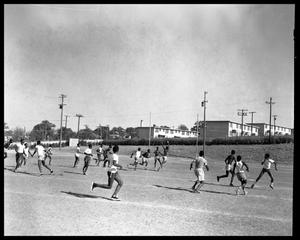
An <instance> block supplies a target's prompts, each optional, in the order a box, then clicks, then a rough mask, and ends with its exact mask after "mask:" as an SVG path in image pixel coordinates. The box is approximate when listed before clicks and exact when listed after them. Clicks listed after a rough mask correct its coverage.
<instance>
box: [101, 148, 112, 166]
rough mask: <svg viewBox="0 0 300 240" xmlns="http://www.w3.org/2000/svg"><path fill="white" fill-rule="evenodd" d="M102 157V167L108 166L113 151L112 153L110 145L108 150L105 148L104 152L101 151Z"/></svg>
mask: <svg viewBox="0 0 300 240" xmlns="http://www.w3.org/2000/svg"><path fill="white" fill-rule="evenodd" d="M103 153H104V154H103V156H104V159H103V167H106V164H107V165H108V164H109V161H110V160H111V156H112V154H113V151H112V145H111V143H110V144H109V145H108V148H106V149H105V150H104V151H103Z"/></svg>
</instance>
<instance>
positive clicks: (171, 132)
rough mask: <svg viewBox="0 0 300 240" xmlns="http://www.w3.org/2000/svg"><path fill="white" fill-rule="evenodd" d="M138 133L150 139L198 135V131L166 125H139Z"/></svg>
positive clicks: (139, 135) (140, 136)
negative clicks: (167, 126)
mask: <svg viewBox="0 0 300 240" xmlns="http://www.w3.org/2000/svg"><path fill="white" fill-rule="evenodd" d="M136 133H137V136H138V137H139V138H141V139H142V138H143V139H149V135H150V138H188V137H197V132H196V131H190V130H181V129H174V128H166V127H158V126H153V127H137V128H136Z"/></svg>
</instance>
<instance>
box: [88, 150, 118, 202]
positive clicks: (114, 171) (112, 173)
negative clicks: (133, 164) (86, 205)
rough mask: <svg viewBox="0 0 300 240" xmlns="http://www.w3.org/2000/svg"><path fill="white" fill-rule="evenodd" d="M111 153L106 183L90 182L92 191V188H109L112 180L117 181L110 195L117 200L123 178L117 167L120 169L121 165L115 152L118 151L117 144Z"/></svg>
mask: <svg viewBox="0 0 300 240" xmlns="http://www.w3.org/2000/svg"><path fill="white" fill-rule="evenodd" d="M112 150H113V154H112V161H110V162H109V168H108V171H107V176H108V184H98V183H95V182H92V186H91V190H92V191H93V190H94V188H96V187H99V188H106V189H111V188H112V186H113V182H114V181H116V182H117V183H118V185H117V187H116V189H115V191H114V193H113V195H112V196H111V198H112V200H119V198H118V193H119V191H120V189H121V187H122V186H123V180H122V178H121V176H120V174H119V172H118V168H119V169H122V166H121V165H120V164H119V156H118V155H117V152H118V151H119V147H118V145H114V147H113V148H112Z"/></svg>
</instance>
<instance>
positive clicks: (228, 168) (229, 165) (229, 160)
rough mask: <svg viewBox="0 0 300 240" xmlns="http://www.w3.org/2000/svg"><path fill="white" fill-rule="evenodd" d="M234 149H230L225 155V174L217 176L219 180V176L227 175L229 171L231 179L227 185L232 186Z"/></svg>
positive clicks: (224, 176)
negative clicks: (228, 153)
mask: <svg viewBox="0 0 300 240" xmlns="http://www.w3.org/2000/svg"><path fill="white" fill-rule="evenodd" d="M234 154H235V151H234V150H231V154H230V155H228V156H227V158H226V159H225V164H226V166H225V170H226V174H225V175H222V176H217V181H218V182H219V181H220V178H226V177H228V176H229V173H230V174H231V180H230V184H229V186H233V178H234V171H233V170H232V166H233V164H234V163H235V156H234Z"/></svg>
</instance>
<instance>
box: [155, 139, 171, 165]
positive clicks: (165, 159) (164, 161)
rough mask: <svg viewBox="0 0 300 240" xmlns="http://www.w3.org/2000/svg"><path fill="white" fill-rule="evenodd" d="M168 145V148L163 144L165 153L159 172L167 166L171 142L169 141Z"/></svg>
mask: <svg viewBox="0 0 300 240" xmlns="http://www.w3.org/2000/svg"><path fill="white" fill-rule="evenodd" d="M167 144H168V146H166V147H165V146H164V145H163V144H162V148H163V150H164V151H163V154H162V163H161V166H160V167H159V168H158V171H159V169H161V168H163V166H164V165H166V164H167V159H168V152H169V146H170V145H169V141H167Z"/></svg>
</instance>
